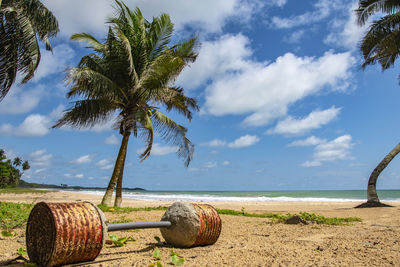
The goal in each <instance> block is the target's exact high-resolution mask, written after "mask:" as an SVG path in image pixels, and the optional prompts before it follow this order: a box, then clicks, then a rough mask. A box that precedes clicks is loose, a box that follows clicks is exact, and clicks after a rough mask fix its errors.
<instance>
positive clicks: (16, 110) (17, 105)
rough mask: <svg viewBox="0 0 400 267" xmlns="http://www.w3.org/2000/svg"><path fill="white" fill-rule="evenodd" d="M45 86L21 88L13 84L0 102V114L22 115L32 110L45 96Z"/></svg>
mask: <svg viewBox="0 0 400 267" xmlns="http://www.w3.org/2000/svg"><path fill="white" fill-rule="evenodd" d="M44 89H45V86H44V85H37V86H35V87H28V86H27V85H25V86H24V88H21V87H19V86H17V85H16V84H14V85H13V86H12V87H11V89H10V91H9V93H8V94H7V96H6V97H5V98H4V99H3V100H2V101H1V105H0V114H24V113H27V112H29V111H31V110H33V109H34V108H35V107H36V106H37V105H38V104H39V102H40V99H41V98H42V96H43V95H44V94H45V90H44Z"/></svg>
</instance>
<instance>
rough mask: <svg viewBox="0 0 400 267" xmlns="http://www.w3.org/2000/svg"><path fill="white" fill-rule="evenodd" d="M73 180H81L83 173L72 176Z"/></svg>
mask: <svg viewBox="0 0 400 267" xmlns="http://www.w3.org/2000/svg"><path fill="white" fill-rule="evenodd" d="M74 177H75V178H78V179H82V178H83V177H84V175H83V173H78V174H76V175H75V176H74Z"/></svg>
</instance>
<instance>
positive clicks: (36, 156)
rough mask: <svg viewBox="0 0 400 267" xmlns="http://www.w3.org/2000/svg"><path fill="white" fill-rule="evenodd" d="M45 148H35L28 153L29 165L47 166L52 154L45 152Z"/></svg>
mask: <svg viewBox="0 0 400 267" xmlns="http://www.w3.org/2000/svg"><path fill="white" fill-rule="evenodd" d="M46 151H47V150H46V149H40V150H36V151H34V152H32V153H30V154H29V156H28V159H29V164H30V165H31V166H49V165H50V164H51V159H52V158H53V155H52V154H46Z"/></svg>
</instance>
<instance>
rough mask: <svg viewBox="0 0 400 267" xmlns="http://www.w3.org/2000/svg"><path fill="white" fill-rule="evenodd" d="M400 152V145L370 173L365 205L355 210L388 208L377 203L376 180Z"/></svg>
mask: <svg viewBox="0 0 400 267" xmlns="http://www.w3.org/2000/svg"><path fill="white" fill-rule="evenodd" d="M399 152H400V143H398V144H397V146H395V147H394V148H393V149H392V151H390V153H389V154H387V155H386V157H385V158H384V159H383V160H382V161H381V162H380V163H379V164H378V166H376V168H375V169H374V171H373V172H372V173H371V175H370V177H369V180H368V188H367V203H363V204H361V205H359V206H357V207H356V208H362V207H381V206H388V205H386V204H383V203H381V202H380V201H379V197H378V194H377V193H376V181H377V180H378V176H379V175H380V174H381V172H382V171H383V170H384V169H385V168H386V167H387V165H389V163H390V162H391V161H392V159H393V158H394V157H396V155H397V154H399Z"/></svg>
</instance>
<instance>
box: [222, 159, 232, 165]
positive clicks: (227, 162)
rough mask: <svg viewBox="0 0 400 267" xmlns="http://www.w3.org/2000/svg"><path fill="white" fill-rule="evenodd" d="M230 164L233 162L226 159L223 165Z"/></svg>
mask: <svg viewBox="0 0 400 267" xmlns="http://www.w3.org/2000/svg"><path fill="white" fill-rule="evenodd" d="M229 164H231V163H230V161H228V160H225V161H224V162H222V165H224V166H228V165H229Z"/></svg>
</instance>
